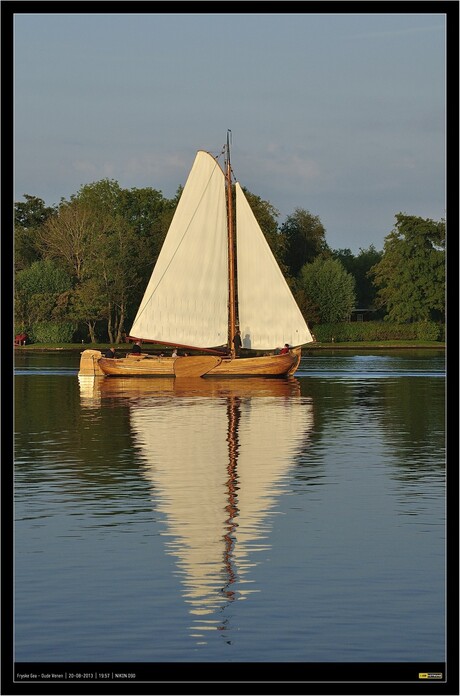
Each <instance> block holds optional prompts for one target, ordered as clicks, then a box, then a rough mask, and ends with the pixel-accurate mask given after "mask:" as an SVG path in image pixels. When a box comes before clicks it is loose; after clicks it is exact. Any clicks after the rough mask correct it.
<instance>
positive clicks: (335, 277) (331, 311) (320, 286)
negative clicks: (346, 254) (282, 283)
mask: <svg viewBox="0 0 460 696" xmlns="http://www.w3.org/2000/svg"><path fill="white" fill-rule="evenodd" d="M299 284H300V286H301V287H302V288H303V290H304V292H305V295H306V296H307V298H308V300H309V302H310V304H311V305H312V306H313V307H316V308H317V316H318V320H319V321H320V322H321V323H328V324H329V323H331V324H333V323H336V322H341V321H347V320H348V319H349V318H350V313H351V310H352V309H353V307H354V306H355V302H356V296H355V280H354V278H353V276H352V275H351V273H347V271H346V270H345V268H344V267H343V265H342V263H341V262H340V261H339V260H338V259H331V258H326V259H325V258H321V257H320V256H318V257H317V258H316V259H315V260H314V261H313V262H312V263H307V264H305V265H304V266H303V268H302V270H301V273H300V281H299ZM309 319H310V318H309ZM310 321H311V319H310Z"/></svg>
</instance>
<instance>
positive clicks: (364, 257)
mask: <svg viewBox="0 0 460 696" xmlns="http://www.w3.org/2000/svg"><path fill="white" fill-rule="evenodd" d="M332 256H333V258H335V259H338V260H339V261H340V262H341V263H342V265H343V267H344V268H345V270H346V271H347V272H348V273H351V275H352V276H353V277H354V279H355V291H356V303H357V306H358V307H361V308H364V309H372V308H374V305H375V303H376V293H377V290H376V287H375V285H374V284H373V282H372V280H371V278H370V277H369V270H370V269H371V268H372V267H373V266H375V265H376V264H377V263H378V262H379V261H380V260H381V258H382V256H383V252H381V251H377V250H376V248H375V247H374V245H373V244H371V245H370V246H369V247H368V248H367V249H361V248H360V250H359V254H358V255H357V256H354V254H353V253H352V252H351V250H350V249H334V250H333V251H332Z"/></svg>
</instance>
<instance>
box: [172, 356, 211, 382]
mask: <svg viewBox="0 0 460 696" xmlns="http://www.w3.org/2000/svg"><path fill="white" fill-rule="evenodd" d="M220 362H221V358H218V357H217V356H215V355H188V356H184V357H180V358H176V360H175V361H174V374H175V375H176V377H202V376H203V375H205V374H206V373H207V372H209V370H212V368H213V367H216V365H218V364H219V363H220Z"/></svg>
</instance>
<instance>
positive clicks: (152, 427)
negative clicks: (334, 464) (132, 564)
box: [81, 377, 313, 630]
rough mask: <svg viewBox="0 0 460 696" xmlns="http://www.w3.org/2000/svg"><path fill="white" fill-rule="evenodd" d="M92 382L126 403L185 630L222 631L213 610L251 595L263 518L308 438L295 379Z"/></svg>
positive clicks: (264, 543) (264, 538) (308, 423)
mask: <svg viewBox="0 0 460 696" xmlns="http://www.w3.org/2000/svg"><path fill="white" fill-rule="evenodd" d="M96 382H97V384H98V389H99V390H100V393H101V396H102V398H104V397H109V396H117V397H121V398H123V397H124V398H127V399H129V403H130V420H131V429H132V435H133V438H134V441H135V443H136V445H137V446H138V448H139V450H140V453H141V457H142V462H143V464H142V468H141V472H142V473H143V474H144V475H145V477H146V479H147V480H148V481H149V482H150V483H151V490H152V496H153V498H154V500H155V505H156V508H157V509H158V510H160V511H161V512H162V513H164V516H165V523H166V531H165V535H166V536H167V541H166V550H167V552H168V553H170V554H172V555H173V556H174V558H175V559H176V564H177V568H178V572H179V575H180V579H181V583H182V585H183V588H184V598H185V600H186V602H187V603H188V605H189V610H190V613H191V614H192V615H194V616H195V621H196V622H197V623H196V624H195V625H194V629H199V630H206V629H208V630H209V629H213V628H219V627H222V622H223V621H224V617H223V616H222V615H221V610H222V609H223V608H224V607H225V606H226V605H228V604H229V603H230V602H232V601H234V600H242V599H246V598H247V597H248V595H249V594H250V593H251V592H255V591H257V588H256V587H255V586H254V580H253V578H251V574H250V570H251V568H253V567H254V566H255V565H256V564H257V562H258V558H257V554H258V552H261V551H266V550H267V549H269V548H270V546H269V542H268V535H269V532H270V529H271V524H270V516H271V515H273V514H274V512H275V507H276V503H277V498H278V497H279V496H280V495H281V494H282V493H283V491H284V490H285V486H286V483H287V476H288V474H289V472H290V470H291V468H292V466H293V464H294V461H295V457H296V455H297V454H298V453H299V452H300V451H301V450H304V449H305V444H306V440H307V439H308V437H309V433H310V432H311V430H312V427H313V407H312V403H311V401H310V399H309V398H308V397H302V396H301V395H300V386H299V382H298V380H297V379H296V378H294V377H292V378H286V379H281V380H273V379H272V380H270V379H260V378H257V379H247V378H246V379H243V380H237V379H234V380H223V381H217V380H202V379H199V380H184V381H182V380H170V379H164V380H163V379H161V378H159V379H153V380H145V379H142V378H138V379H136V378H130V379H127V380H121V379H120V380H119V379H114V380H107V379H104V378H102V379H101V380H99V381H97V379H96ZM84 394H85V390H84V389H82V391H81V395H82V398H84ZM259 558H260V557H259ZM260 560H262V559H260ZM216 612H218V613H219V615H218V616H213V614H215V613H216Z"/></svg>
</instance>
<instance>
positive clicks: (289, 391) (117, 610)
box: [14, 351, 445, 663]
mask: <svg viewBox="0 0 460 696" xmlns="http://www.w3.org/2000/svg"><path fill="white" fill-rule="evenodd" d="M78 359H79V356H78V355H72V354H70V353H69V354H64V353H63V354H41V355H37V354H32V353H29V354H28V353H20V352H19V351H17V356H16V376H15V481H14V482H15V502H14V518H15V523H14V596H15V603H14V621H15V641H14V654H15V660H16V661H18V662H46V661H50V662H67V661H73V662H87V661H101V662H114V663H115V662H120V661H121V662H139V663H140V662H161V663H163V662H168V663H175V662H188V663H194V662H263V663H269V662H270V663H273V662H281V663H296V662H297V663H303V662H350V663H351V662H380V661H383V662H420V661H432V662H439V661H441V662H442V661H443V660H444V659H445V635H444V634H445V413H444V400H445V380H444V355H443V353H442V352H433V351H414V352H413V351H401V352H400V353H398V352H391V353H390V352H388V353H386V354H383V353H379V354H377V355H372V354H369V353H366V354H359V353H356V352H348V351H347V352H343V351H337V352H336V353H330V354H325V353H324V354H323V353H321V354H320V353H314V354H313V352H312V353H310V354H307V355H305V356H304V357H303V358H302V362H301V366H300V369H299V371H298V372H297V373H296V376H295V377H294V378H290V379H288V380H226V381H225V380H224V381H215V380H199V381H198V382H199V383H198V384H196V383H188V384H179V383H178V382H176V383H175V382H174V380H169V379H165V380H163V379H161V378H154V379H142V378H141V379H138V378H132V379H128V380H123V379H121V380H119V379H116V378H115V379H110V378H105V379H104V378H103V379H96V380H93V379H91V378H89V379H88V378H87V379H86V380H85V379H80V380H79V379H78V377H77V372H78ZM203 382H205V384H203ZM200 383H201V384H200Z"/></svg>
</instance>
